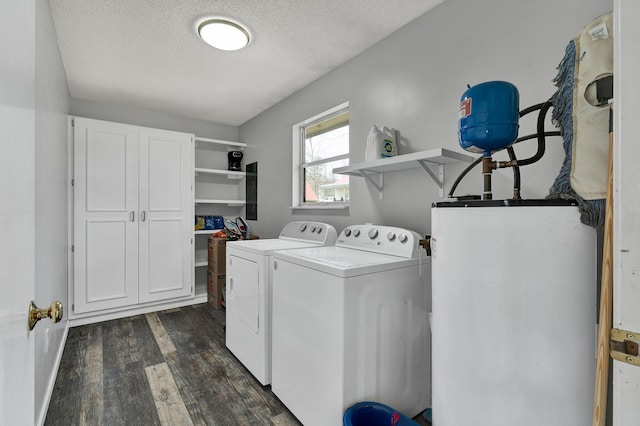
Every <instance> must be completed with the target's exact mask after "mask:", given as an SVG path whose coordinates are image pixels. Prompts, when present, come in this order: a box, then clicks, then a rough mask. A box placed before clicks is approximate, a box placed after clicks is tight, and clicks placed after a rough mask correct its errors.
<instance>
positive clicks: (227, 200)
mask: <svg viewBox="0 0 640 426" xmlns="http://www.w3.org/2000/svg"><path fill="white" fill-rule="evenodd" d="M195 143H196V145H195V150H194V164H195V169H194V172H195V179H194V181H195V189H194V192H195V200H194V204H195V214H196V215H217V216H223V217H224V218H225V219H232V220H234V219H235V218H236V217H237V216H241V215H242V214H243V210H244V206H245V204H246V196H245V177H246V172H245V171H231V170H229V167H228V165H229V163H228V158H227V154H228V152H230V151H244V149H245V147H246V144H244V143H242V142H232V141H226V140H220V139H209V138H202V137H197V136H196V137H195ZM242 168H243V169H244V162H243V163H242ZM213 232H214V231H213V230H198V231H194V236H193V238H194V241H195V244H194V258H195V264H194V266H195V273H194V280H195V293H196V296H206V294H207V238H208V237H209V236H210V235H211V234H212V233H213Z"/></svg>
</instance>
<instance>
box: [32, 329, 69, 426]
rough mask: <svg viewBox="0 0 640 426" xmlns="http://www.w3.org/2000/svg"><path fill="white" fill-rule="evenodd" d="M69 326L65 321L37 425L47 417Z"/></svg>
mask: <svg viewBox="0 0 640 426" xmlns="http://www.w3.org/2000/svg"><path fill="white" fill-rule="evenodd" d="M69 328H70V324H69V321H67V324H66V326H65V328H64V333H63V334H62V339H60V346H59V347H58V352H57V354H56V360H55V363H54V367H53V369H52V370H51V376H50V377H49V381H48V383H47V391H46V393H45V397H44V401H43V403H42V406H41V407H40V413H38V418H37V421H36V424H37V425H38V426H42V425H44V421H45V420H46V418H47V411H49V402H51V395H52V394H53V389H54V387H55V385H56V377H58V369H59V368H60V362H61V361H62V354H63V352H64V346H65V344H66V343H67V336H68V335H69Z"/></svg>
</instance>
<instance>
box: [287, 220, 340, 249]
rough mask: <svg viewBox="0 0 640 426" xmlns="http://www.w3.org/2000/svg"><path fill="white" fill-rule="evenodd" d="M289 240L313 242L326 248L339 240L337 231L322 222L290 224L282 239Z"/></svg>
mask: <svg viewBox="0 0 640 426" xmlns="http://www.w3.org/2000/svg"><path fill="white" fill-rule="evenodd" d="M279 238H284V239H289V240H298V241H311V242H315V243H319V244H322V245H325V246H332V245H333V244H334V243H335V242H336V239H337V238H338V233H337V231H336V229H335V228H334V227H333V226H332V225H329V224H327V223H322V222H301V221H300V222H289V223H287V224H286V225H285V226H284V228H282V231H281V232H280V237H279Z"/></svg>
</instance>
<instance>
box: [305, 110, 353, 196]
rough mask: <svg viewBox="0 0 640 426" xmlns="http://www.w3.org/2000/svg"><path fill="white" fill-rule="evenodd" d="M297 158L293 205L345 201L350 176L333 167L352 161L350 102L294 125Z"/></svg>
mask: <svg viewBox="0 0 640 426" xmlns="http://www.w3.org/2000/svg"><path fill="white" fill-rule="evenodd" d="M296 132H297V137H296ZM296 153H297V154H298V155H296ZM295 158H298V159H299V160H298V161H299V163H298V164H294V180H293V183H294V197H293V198H294V203H293V204H294V207H295V206H298V207H313V206H317V207H322V206H327V205H339V204H345V205H346V203H348V202H349V177H348V176H346V175H339V174H334V173H333V169H334V168H337V167H343V166H348V165H349V110H348V105H341V106H340V107H336V108H334V109H332V110H330V111H327V112H325V113H323V114H320V115H318V116H316V117H313V118H311V119H309V120H307V121H305V122H303V123H300V124H298V125H296V126H294V163H295Z"/></svg>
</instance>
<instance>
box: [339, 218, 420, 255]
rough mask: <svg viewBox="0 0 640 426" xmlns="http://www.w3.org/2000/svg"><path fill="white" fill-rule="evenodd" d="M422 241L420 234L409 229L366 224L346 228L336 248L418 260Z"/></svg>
mask: <svg viewBox="0 0 640 426" xmlns="http://www.w3.org/2000/svg"><path fill="white" fill-rule="evenodd" d="M420 239H421V237H420V234H418V233H417V232H414V231H410V230H408V229H404V228H397V227H395V226H382V225H373V224H371V223H365V224H364V225H351V226H349V227H347V228H345V229H344V230H343V231H342V232H341V233H340V235H339V236H338V239H337V241H336V246H340V247H347V248H355V249H359V250H367V251H372V252H376V253H383V254H390V255H393V256H401V257H407V258H416V257H418V248H419V246H418V243H419V241H420Z"/></svg>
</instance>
